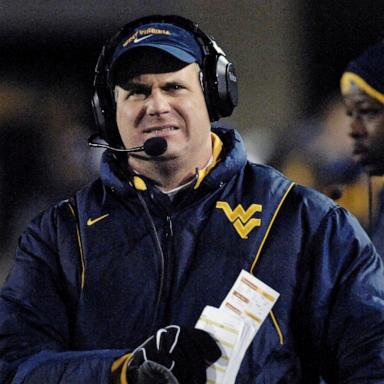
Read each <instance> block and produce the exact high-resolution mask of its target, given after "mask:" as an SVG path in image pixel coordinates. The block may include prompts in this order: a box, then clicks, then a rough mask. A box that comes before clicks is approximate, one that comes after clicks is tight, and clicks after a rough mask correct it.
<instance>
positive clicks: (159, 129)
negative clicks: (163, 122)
mask: <svg viewBox="0 0 384 384" xmlns="http://www.w3.org/2000/svg"><path fill="white" fill-rule="evenodd" d="M176 129H177V128H176V127H166V128H153V129H149V130H147V131H145V133H154V134H155V135H157V134H159V133H162V132H171V131H174V130H176Z"/></svg>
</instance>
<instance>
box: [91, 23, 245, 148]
mask: <svg viewBox="0 0 384 384" xmlns="http://www.w3.org/2000/svg"><path fill="white" fill-rule="evenodd" d="M151 23H167V24H173V25H175V26H178V27H180V28H182V29H184V30H186V31H189V32H190V33H192V34H193V35H194V37H195V39H196V41H197V42H198V44H199V45H200V47H201V49H202V53H203V61H202V64H201V71H202V75H203V76H202V81H203V89H204V96H205V101H206V104H207V109H208V112H209V116H210V119H211V121H217V120H218V119H219V118H221V117H226V116H230V115H231V113H232V111H233V109H234V107H235V106H236V105H237V101H238V88H237V77H236V74H235V69H234V66H233V64H232V63H231V62H230V61H229V60H228V59H227V57H226V55H225V53H224V51H223V50H222V49H221V48H220V47H219V46H218V45H217V43H216V42H215V40H214V39H213V37H210V36H208V35H206V34H205V33H204V32H203V31H202V30H201V29H200V28H199V27H198V25H197V24H195V23H193V22H192V21H191V20H188V19H186V18H184V17H181V16H176V15H153V16H146V17H143V18H140V19H137V20H134V21H132V22H130V23H128V24H126V25H125V26H123V27H122V28H120V30H119V31H118V32H117V33H116V34H115V35H114V36H112V38H111V39H109V40H108V41H107V42H106V43H105V44H104V46H103V48H102V50H101V53H100V55H99V58H98V60H97V64H96V68H95V77H94V82H93V85H94V95H93V98H92V108H93V114H94V118H95V123H96V126H97V129H98V134H99V136H100V137H101V138H102V139H104V140H105V141H107V143H109V144H111V145H118V146H123V144H122V141H121V138H120V135H119V132H118V128H117V125H116V117H115V108H116V106H115V100H114V95H113V89H112V87H111V84H110V83H109V79H110V72H111V60H112V57H113V53H114V52H115V50H116V48H117V46H118V45H119V44H120V43H121V42H122V40H123V39H124V38H126V36H127V35H129V34H130V33H131V32H133V30H135V29H136V28H138V27H140V26H141V25H146V24H151Z"/></svg>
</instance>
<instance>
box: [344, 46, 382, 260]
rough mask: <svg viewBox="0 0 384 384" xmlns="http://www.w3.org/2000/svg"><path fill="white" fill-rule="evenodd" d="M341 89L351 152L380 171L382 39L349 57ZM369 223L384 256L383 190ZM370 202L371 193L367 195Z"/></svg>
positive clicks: (369, 167)
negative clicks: (347, 121)
mask: <svg viewBox="0 0 384 384" xmlns="http://www.w3.org/2000/svg"><path fill="white" fill-rule="evenodd" d="M340 84H341V93H342V95H343V98H344V103H345V110H346V114H347V116H348V117H349V127H350V133H349V135H350V137H351V138H352V139H353V142H354V144H353V155H354V157H355V159H356V161H357V162H358V163H359V164H361V165H362V166H363V168H364V170H365V172H366V173H367V174H368V175H369V176H370V177H372V176H378V177H380V184H381V189H382V176H383V174H384V43H383V42H379V43H377V44H375V45H373V46H370V47H369V48H368V49H366V50H365V51H364V52H363V53H362V54H361V55H359V56H358V57H357V58H355V59H354V60H352V61H351V62H350V63H349V64H348V66H347V67H346V69H345V71H344V73H343V74H342V77H341V80H340ZM379 199H380V201H379V204H378V209H377V210H375V212H376V214H375V215H374V216H375V218H372V217H371V220H373V219H374V220H375V221H374V222H373V223H372V224H371V227H372V232H371V233H370V234H371V236H372V241H373V243H374V244H375V246H376V248H377V250H378V251H379V253H380V254H381V255H382V257H384V191H383V189H382V191H381V193H380V195H379ZM369 200H370V203H371V204H372V201H371V200H372V196H369Z"/></svg>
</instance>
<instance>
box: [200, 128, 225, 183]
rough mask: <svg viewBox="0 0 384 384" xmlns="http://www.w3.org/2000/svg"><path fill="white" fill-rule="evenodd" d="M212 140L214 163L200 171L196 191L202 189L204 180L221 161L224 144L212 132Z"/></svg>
mask: <svg viewBox="0 0 384 384" xmlns="http://www.w3.org/2000/svg"><path fill="white" fill-rule="evenodd" d="M211 139H212V161H211V164H209V165H208V167H206V168H204V169H200V170H198V171H197V181H196V184H195V186H194V187H193V188H194V189H197V188H199V187H200V184H201V183H202V181H203V180H204V178H205V177H206V176H207V175H208V174H209V172H210V171H211V170H212V168H214V167H215V166H216V164H217V163H218V162H219V161H220V154H221V151H222V149H223V142H222V141H221V139H220V137H219V136H217V135H216V133H213V132H211Z"/></svg>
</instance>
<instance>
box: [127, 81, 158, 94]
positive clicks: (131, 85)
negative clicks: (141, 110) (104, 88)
mask: <svg viewBox="0 0 384 384" xmlns="http://www.w3.org/2000/svg"><path fill="white" fill-rule="evenodd" d="M120 86H121V88H123V89H124V90H126V91H138V92H143V93H148V92H150V91H151V87H150V86H149V85H146V84H142V83H137V82H135V81H127V82H125V83H124V84H121V85H120Z"/></svg>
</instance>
